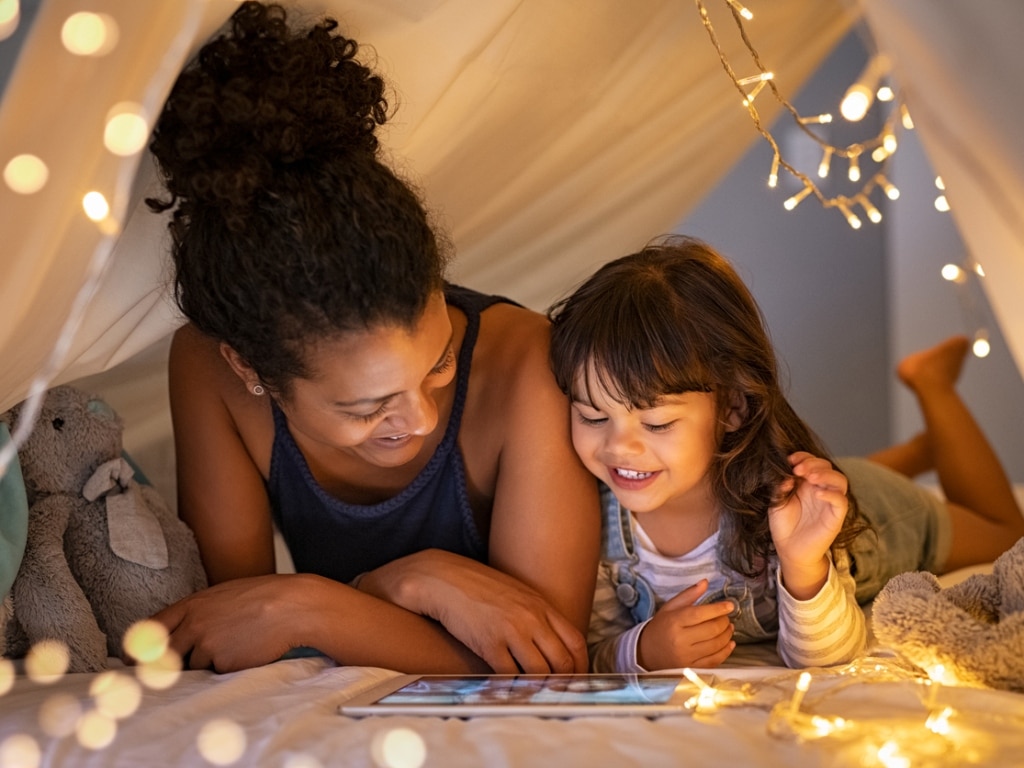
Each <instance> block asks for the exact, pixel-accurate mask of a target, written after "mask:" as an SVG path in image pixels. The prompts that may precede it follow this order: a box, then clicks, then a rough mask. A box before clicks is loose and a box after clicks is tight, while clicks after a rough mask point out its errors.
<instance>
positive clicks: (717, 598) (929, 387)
mask: <svg viewBox="0 0 1024 768" xmlns="http://www.w3.org/2000/svg"><path fill="white" fill-rule="evenodd" d="M551 317H552V321H553V326H552V346H551V355H552V363H553V367H554V371H555V377H556V379H557V380H558V383H559V386H561V387H562V389H563V390H564V391H565V392H567V393H568V394H569V395H570V397H571V400H572V410H573V419H572V437H573V444H574V446H575V448H576V452H577V453H578V454H579V456H580V458H581V459H582V460H583V463H584V464H585V465H586V466H587V468H588V469H589V470H590V471H591V472H592V473H593V474H594V475H596V476H597V478H598V479H599V480H600V481H601V483H602V486H603V490H602V500H603V502H604V515H605V520H604V525H605V527H604V536H603V539H604V541H603V545H604V550H603V556H602V563H601V566H600V569H599V574H598V588H597V592H596V597H595V605H594V616H593V618H592V621H591V629H590V637H589V642H590V645H591V653H592V656H591V666H592V669H593V670H594V671H609V670H620V671H644V670H654V669H662V668H674V667H684V666H694V667H714V666H717V665H719V664H721V663H722V662H723V661H725V660H726V659H727V658H728V657H729V655H730V654H731V653H732V652H733V650H734V649H735V647H736V644H737V643H753V642H758V641H762V640H767V639H771V638H777V648H778V652H779V655H780V656H781V658H782V659H783V660H784V662H785V663H786V664H788V665H790V666H823V665H831V664H837V663H842V662H846V661H849V660H850V659H852V658H853V657H854V656H855V655H856V654H857V653H859V652H860V651H861V650H862V649H863V647H864V644H865V639H866V630H865V621H864V615H863V612H862V611H861V609H860V607H859V605H858V599H859V600H860V601H863V600H866V599H869V598H870V597H872V596H873V595H874V594H875V593H876V592H877V591H878V589H880V588H881V586H882V585H883V584H884V583H885V581H886V580H887V579H888V578H889V577H890V576H892V575H894V574H896V573H899V572H901V571H907V570H916V569H919V568H927V569H931V570H936V571H941V570H942V569H943V568H947V567H959V566H960V565H963V564H966V563H967V562H977V561H980V560H986V559H990V558H992V557H994V556H996V555H997V554H998V553H999V552H1001V551H1003V550H1004V549H1006V548H1008V547H1009V546H1010V545H1011V544H1012V543H1013V542H1014V541H1015V540H1016V539H1017V538H1018V537H1019V536H1020V535H1022V533H1024V519H1022V517H1021V514H1020V511H1019V509H1017V507H1016V504H1015V503H1014V502H1013V500H1012V492H1011V491H1010V489H1009V484H1008V483H1005V476H1004V483H1005V489H1004V490H1005V493H1003V492H1001V491H1000V490H999V489H998V488H997V489H996V491H994V492H993V493H994V495H995V496H999V497H1000V498H1003V496H1005V494H1009V499H1010V501H1009V504H1005V503H1002V504H1000V505H998V508H997V509H991V510H990V509H985V512H978V513H975V512H972V511H970V510H968V509H966V508H964V507H960V506H955V505H950V506H949V507H947V506H946V505H945V504H944V503H942V502H941V501H939V500H938V499H937V498H936V497H934V496H932V495H931V494H930V493H928V492H927V491H925V490H923V489H920V488H918V487H917V486H916V485H914V484H913V483H912V482H911V481H910V480H909V479H907V478H906V477H904V476H903V475H901V474H898V473H897V472H894V471H892V470H891V469H887V468H886V467H885V466H883V465H882V464H880V463H877V462H869V461H865V460H851V461H850V463H849V466H850V468H849V470H847V468H846V465H840V466H839V468H837V467H836V466H835V465H833V463H832V462H831V461H830V460H829V458H828V457H827V455H826V452H825V450H824V448H823V447H822V446H821V444H820V443H819V441H818V440H817V439H816V438H815V436H814V435H813V434H812V433H811V431H810V430H809V429H808V427H807V426H806V425H805V424H804V423H803V422H802V421H801V420H800V418H799V417H798V416H797V415H796V413H795V412H794V411H793V409H792V408H791V407H790V405H789V403H788V402H787V401H786V399H785V397H784V396H783V394H782V392H781V389H780V386H779V382H778V375H777V365H776V360H775V355H774V353H773V351H772V346H771V343H770V340H769V337H768V334H767V331H766V329H765V326H764V322H763V318H762V316H761V314H760V310H759V309H758V307H757V305H756V303H755V302H754V299H753V297H752V296H751V294H750V292H749V291H748V289H747V288H746V286H744V284H743V283H742V281H741V280H740V278H739V277H738V276H737V274H736V273H735V271H734V270H733V269H732V267H731V266H730V265H729V263H728V262H727V261H726V260H725V259H723V258H722V257H721V256H719V255H718V254H717V253H715V252H714V251H713V250H712V249H711V248H709V247H708V246H707V245H705V244H704V243H701V242H699V241H697V240H693V239H689V238H685V237H673V238H667V239H665V240H663V241H661V242H657V243H655V244H652V245H650V246H648V247H647V248H645V249H644V250H643V251H641V252H640V253H637V254H634V255H631V256H626V257H624V258H621V259H618V260H617V261H613V262H611V263H610V264H607V265H606V266H604V267H602V268H601V269H599V270H598V271H597V273H596V274H594V275H593V276H592V277H591V278H590V279H589V280H587V281H586V282H585V283H584V284H583V285H582V286H581V287H580V288H579V289H578V290H576V292H575V293H574V294H573V295H572V296H570V297H569V298H568V299H566V300H564V301H562V302H561V303H559V304H558V305H556V306H555V308H553V310H552V312H551ZM948 356H949V355H948V354H947V353H946V351H945V350H942V351H941V352H938V353H933V355H932V357H931V358H930V359H929V360H928V361H924V360H922V359H919V360H918V364H917V365H916V368H917V369H918V370H917V372H916V373H915V374H914V375H913V376H910V377H909V378H910V379H912V380H914V381H915V382H916V383H917V384H918V385H923V386H922V387H921V388H922V389H923V390H926V391H927V392H929V393H933V394H928V395H926V397H928V398H932V397H933V396H934V397H939V398H940V399H945V398H946V391H947V390H949V389H952V386H951V384H950V385H949V386H947V387H943V386H941V385H940V384H939V382H940V381H941V380H942V379H943V375H941V374H938V373H935V370H934V369H936V368H942V369H947V370H948V369H949V368H950V366H949V364H948V362H942V363H939V362H936V359H937V358H939V357H941V358H943V359H945V358H946V357H948ZM961 358H962V354H961ZM956 370H959V368H958V366H956ZM925 371H931V373H927V372H925ZM945 378H946V379H948V374H946V375H945ZM905 380H906V378H905ZM954 380H955V375H954ZM925 381H928V382H930V383H928V384H924V382H925ZM908 383H909V382H908ZM915 391H917V390H916V389H915ZM939 392H942V394H941V395H939V394H938V393H939ZM928 411H929V409H928V408H926V409H925V413H926V416H927V414H928ZM968 417H969V415H968ZM940 418H942V417H940ZM979 434H980V432H979ZM927 443H928V441H927V439H924V438H922V439H919V440H917V441H911V443H910V444H908V445H907V446H903V447H902V448H901V449H900V450H897V451H895V453H894V454H893V455H891V456H889V457H878V458H879V459H881V460H886V461H890V463H892V464H893V465H895V464H897V463H898V462H897V461H896V459H897V458H900V457H902V459H903V460H904V462H905V463H913V462H912V461H911V458H913V459H914V460H915V461H916V463H917V464H918V465H923V464H925V463H927V461H928V453H929V450H930V448H929V447H928V445H927ZM897 454H898V456H897ZM992 460H993V461H994V456H993V457H992ZM995 463H996V466H997V467H998V462H995ZM917 468H922V467H917ZM840 470H843V471H840ZM844 472H845V473H846V474H844ZM847 477H849V478H850V480H849V484H848V481H847ZM851 489H852V490H853V491H855V492H856V496H854V494H853V493H851V492H850V490H851ZM855 498H856V499H857V501H855ZM1003 501H1005V498H1003ZM858 502H859V503H858ZM983 509H984V508H983ZM968 526H971V528H972V530H973V531H976V532H978V533H980V536H976V537H975V539H974V541H969V540H970V539H971V538H972V537H970V536H966V537H965V536H963V535H962V534H963V533H964V532H965V529H966V528H967V527H968Z"/></svg>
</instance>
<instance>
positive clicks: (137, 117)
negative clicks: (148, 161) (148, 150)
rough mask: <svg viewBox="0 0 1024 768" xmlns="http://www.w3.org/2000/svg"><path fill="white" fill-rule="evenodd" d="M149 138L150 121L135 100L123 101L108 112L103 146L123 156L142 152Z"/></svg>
mask: <svg viewBox="0 0 1024 768" xmlns="http://www.w3.org/2000/svg"><path fill="white" fill-rule="evenodd" d="M148 139H149V123H147V122H146V117H145V114H144V111H143V109H142V107H141V106H140V105H138V104H135V103H133V102H129V101H126V102H121V103H120V104H117V105H115V106H114V107H113V108H112V109H111V110H110V112H108V113H107V124H106V126H105V128H104V130H103V146H105V147H106V148H107V149H108V150H110V151H111V152H113V153H114V154H115V155H119V156H121V157H129V156H131V155H134V154H135V153H137V152H141V151H142V149H143V147H145V146H146V141H147V140H148Z"/></svg>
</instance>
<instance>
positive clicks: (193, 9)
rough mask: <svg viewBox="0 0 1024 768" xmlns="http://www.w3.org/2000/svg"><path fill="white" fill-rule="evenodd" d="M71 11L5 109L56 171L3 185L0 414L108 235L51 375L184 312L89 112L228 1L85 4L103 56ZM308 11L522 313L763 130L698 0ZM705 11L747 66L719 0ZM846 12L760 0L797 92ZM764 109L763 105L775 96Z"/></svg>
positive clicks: (102, 109)
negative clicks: (99, 27) (375, 74)
mask: <svg viewBox="0 0 1024 768" xmlns="http://www.w3.org/2000/svg"><path fill="white" fill-rule="evenodd" d="M80 5H81V4H80V3H77V2H75V1H74V0H45V2H44V3H43V6H42V8H41V10H40V12H39V16H38V18H37V20H36V22H35V24H34V26H33V29H32V30H31V36H30V39H29V40H28V42H27V43H26V45H25V47H24V49H23V51H22V55H21V57H20V59H19V62H18V66H17V68H16V70H15V72H14V73H13V76H12V79H11V82H10V83H9V86H8V89H7V91H6V93H5V95H4V100H3V104H2V105H0V148H2V153H3V155H4V157H2V158H0V166H2V165H4V164H6V162H7V160H8V159H9V158H10V157H11V156H14V155H15V154H19V153H22V152H30V153H32V154H35V155H37V156H39V157H40V158H42V159H43V160H44V162H46V163H47V165H48V166H49V168H50V178H49V182H48V183H47V185H46V186H45V187H44V188H43V189H42V190H41V191H39V192H37V193H35V194H33V195H28V196H23V195H16V194H14V193H13V192H12V191H11V190H10V189H8V188H7V187H6V185H2V184H0V232H2V233H3V245H2V248H3V252H4V258H3V259H2V260H0V410H3V409H5V408H7V407H9V406H10V405H12V404H14V403H15V402H17V401H19V400H20V399H22V398H23V397H24V396H25V395H26V393H27V392H28V391H29V386H30V383H31V382H32V380H33V378H34V377H35V376H36V375H37V374H38V373H39V372H40V371H41V370H43V369H44V367H45V363H46V361H47V359H48V356H49V355H50V350H51V349H52V348H53V346H54V343H55V341H56V340H57V339H58V336H59V334H60V328H61V326H62V324H63V323H64V322H65V320H66V318H67V316H68V313H69V311H70V310H71V307H72V302H73V300H74V297H75V296H76V293H77V292H78V291H79V289H80V287H81V286H82V284H83V281H85V279H86V278H87V276H88V275H89V274H90V269H91V266H90V265H92V266H93V267H95V265H96V263H97V262H101V261H102V257H103V256H104V255H105V254H106V253H107V252H108V251H110V250H111V249H113V256H112V259H111V261H110V263H109V266H108V268H107V270H106V272H105V273H104V275H103V277H102V281H101V283H100V285H99V286H98V292H97V293H96V296H95V298H93V300H92V301H91V303H90V304H89V305H88V308H87V309H86V311H85V314H84V317H83V320H82V323H81V325H80V327H79V329H78V332H77V333H76V335H75V336H74V339H73V342H72V343H71V345H70V349H69V351H68V354H67V355H66V358H64V359H63V360H61V361H59V362H58V363H57V364H56V366H55V368H54V370H53V374H54V377H55V378H54V380H55V381H68V380H72V379H76V378H78V377H81V376H84V375H87V374H93V373H96V372H99V371H102V370H105V369H108V368H111V367H112V366H114V365H116V364H118V363H120V362H122V361H124V360H126V359H128V358H129V357H131V356H132V355H134V354H135V353H137V352H139V351H140V350H144V349H146V348H147V347H149V346H150V345H151V344H153V343H154V342H156V341H158V340H160V339H162V338H163V337H165V336H166V335H167V334H168V333H169V331H170V330H172V329H173V327H174V326H175V324H176V323H177V319H176V317H175V313H174V312H173V310H172V309H171V305H170V303H169V302H168V301H167V300H166V291H165V290H164V289H165V287H166V282H167V281H166V266H165V263H164V254H165V251H166V247H167V242H166V237H165V228H164V224H165V222H164V220H162V219H161V218H160V217H158V216H155V215H153V214H150V213H148V211H147V210H146V209H145V208H144V206H143V205H142V204H141V198H142V195H143V193H144V192H145V191H147V190H146V184H147V181H151V180H152V173H151V171H152V168H151V164H152V162H151V160H150V159H149V158H146V157H143V158H142V159H141V164H140V158H139V157H138V156H136V157H132V158H128V159H119V158H117V157H115V156H114V155H111V154H110V153H109V152H107V151H106V150H105V149H104V148H103V146H102V142H101V136H102V130H103V123H104V119H105V115H106V114H107V111H108V110H109V109H110V107H111V106H112V105H113V104H114V103H116V102H120V101H125V100H130V101H137V102H139V103H141V104H143V106H145V107H147V108H148V109H149V110H150V111H151V112H155V111H156V110H157V109H158V108H159V104H160V103H161V101H162V99H163V98H164V97H165V96H166V93H167V91H168V90H169V88H170V86H171V84H172V82H173V80H174V77H175V75H176V72H177V71H178V68H179V67H180V65H181V63H182V62H183V61H184V60H185V59H186V57H187V54H188V53H189V51H190V50H194V49H195V48H196V47H198V45H199V44H200V43H201V42H202V41H203V40H205V39H206V37H207V36H208V35H209V34H211V32H212V31H213V30H215V29H216V28H217V26H218V25H219V24H220V22H221V21H223V20H224V19H225V18H226V17H227V16H228V15H229V14H230V12H231V10H232V9H233V8H234V7H235V5H236V3H235V2H234V0H208V2H207V1H205V0H176V2H174V3H156V4H154V3H139V2H134V0H96V1H95V2H93V3H91V4H90V10H93V11H98V12H105V13H108V14H109V15H110V16H112V17H113V18H114V19H115V20H116V21H117V23H118V25H119V27H120V36H119V41H120V42H119V44H118V46H117V47H116V48H115V49H114V50H113V51H112V52H111V53H109V54H108V55H106V56H104V57H100V58H83V57H76V56H72V55H71V54H69V53H68V52H66V51H65V50H64V49H63V48H62V47H61V44H60V34H59V30H60V27H61V24H62V23H63V21H64V19H65V18H66V17H67V16H68V15H69V14H70V13H72V12H74V11H77V10H80V9H81V8H80ZM303 7H304V8H307V9H309V10H310V11H311V12H314V13H316V12H319V11H323V10H327V11H329V12H330V13H331V14H332V15H335V16H336V17H337V18H338V19H339V21H341V23H342V26H343V28H344V29H345V30H346V31H348V32H349V33H350V34H352V35H353V36H354V37H356V38H357V39H358V40H361V41H366V42H367V43H370V44H372V46H373V48H374V49H375V51H376V55H377V65H378V68H379V69H380V70H381V71H382V72H383V73H384V74H385V75H386V76H387V77H388V79H389V80H390V82H391V84H392V86H393V88H394V89H395V91H396V94H395V95H396V97H397V98H396V99H395V102H396V103H397V106H398V110H397V112H396V116H395V118H394V120H393V121H392V124H391V126H390V128H387V129H386V130H385V132H384V138H385V142H386V144H387V146H388V148H389V152H390V154H391V155H392V157H393V161H394V164H395V165H396V166H397V167H398V168H399V169H400V170H401V171H402V172H403V173H404V174H405V175H406V176H407V177H408V178H410V180H412V181H413V182H414V183H415V184H417V185H418V186H419V188H420V189H421V190H422V192H423V195H424V197H425V199H426V200H427V201H428V203H429V205H430V206H431V208H432V209H433V210H434V211H435V213H436V215H437V218H438V220H439V221H440V222H441V223H442V224H443V226H444V227H445V229H447V231H448V232H449V233H450V234H451V237H452V239H453V241H454V243H455V245H456V248H457V252H458V255H457V260H456V265H455V268H454V274H453V276H454V277H455V278H456V279H458V280H459V281H461V282H464V283H466V284H469V285H472V286H473V287H476V288H479V289H482V290H487V291H494V292H501V293H504V294H506V295H509V296H512V297H514V298H517V299H519V300H520V301H522V302H524V303H525V304H527V305H530V306H533V307H535V308H544V307H545V306H546V305H547V304H548V303H550V301H551V300H552V299H554V298H555V297H557V296H558V295H560V294H561V293H562V292H563V291H565V290H566V289H568V288H569V287H571V285H572V284H573V283H574V282H576V281H577V280H578V279H580V278H582V277H583V276H585V275H586V274H587V273H588V272H590V271H591V270H592V268H593V267H594V265H596V264H598V263H601V262H603V261H605V260H607V259H609V258H611V257H613V256H615V255H619V254H620V253H621V252H626V251H627V250H629V249H635V248H636V247H637V246H639V245H640V244H642V242H643V241H645V240H646V239H647V238H649V237H650V236H651V235H654V234H658V233H661V232H664V231H669V230H670V229H671V228H672V227H673V226H674V225H675V224H676V223H677V222H678V221H679V220H680V219H681V218H682V217H683V215H684V214H685V213H686V212H687V211H688V209H689V208H690V207H691V206H692V205H693V204H694V203H695V202H696V201H697V200H699V199H700V197H701V195H702V194H703V192H704V191H705V190H707V189H709V188H710V187H711V185H712V184H714V182H715V181H716V180H717V179H718V178H719V177H720V176H721V175H722V174H724V173H725V172H726V171H727V170H728V169H729V168H730V167H731V165H732V164H733V162H734V161H735V160H736V159H737V158H738V157H739V156H740V155H741V153H742V152H743V151H744V150H745V149H746V147H747V146H748V145H749V143H750V142H751V141H753V140H754V139H756V138H757V134H756V132H755V131H754V129H753V127H752V125H751V124H750V120H749V118H748V117H747V114H746V112H745V111H744V110H743V109H741V108H740V107H739V104H738V98H739V97H738V94H737V92H736V90H735V88H734V86H733V85H732V83H731V82H730V81H729V80H728V78H727V77H726V75H725V73H724V72H723V70H722V68H721V65H720V63H719V61H718V57H717V54H716V53H715V50H714V48H713V47H712V46H711V45H710V42H709V40H708V38H707V35H706V32H705V30H704V28H703V26H702V25H701V23H700V19H699V16H698V14H697V10H696V6H695V5H694V3H693V2H691V1H690V0H637V2H630V3H622V2H618V0H586V2H583V1H582V0H580V1H578V2H564V3H552V2H548V1H547V0H488V2H485V3H481V2H477V0H433V1H432V2H428V1H427V0H388V1H387V2H382V0H326V1H325V0H308V1H307V2H305V3H304V4H303ZM709 7H710V9H711V11H712V13H713V15H714V17H715V18H717V19H719V24H717V25H716V27H720V32H721V33H722V37H723V42H724V43H725V45H726V46H727V50H728V52H729V55H730V56H731V57H733V58H734V59H735V61H736V62H740V63H739V64H738V65H737V66H740V67H742V62H743V61H747V62H749V58H747V59H743V58H741V56H743V55H745V51H744V49H743V48H742V47H741V44H740V43H739V40H738V37H737V36H736V35H735V34H731V35H730V34H728V33H729V31H730V29H733V24H732V20H731V16H730V14H729V12H728V7H727V5H726V3H725V2H717V0H710V3H709ZM850 23H851V16H850V13H849V11H848V10H847V9H846V8H845V6H844V5H843V4H842V3H840V2H838V0H827V1H826V0H813V2H811V1H809V0H773V1H772V2H771V3H764V4H763V7H761V8H759V9H758V15H757V19H756V21H755V22H753V24H754V26H753V27H752V29H753V30H755V31H756V38H757V44H758V47H759V49H760V51H761V53H762V55H763V57H764V59H765V60H768V61H771V62H772V67H773V69H774V70H775V71H776V77H777V82H778V83H779V84H780V86H782V87H784V88H786V89H787V90H788V91H789V92H790V93H795V92H796V91H797V90H798V89H799V87H800V85H801V84H802V83H803V81H804V80H805V78H806V77H807V76H808V75H809V74H810V73H811V72H812V71H813V70H814V69H815V67H816V65H817V64H818V63H819V61H820V60H821V59H822V58H823V57H824V56H825V54H827V53H828V52H829V51H830V50H831V48H832V47H833V46H834V44H835V43H836V41H837V40H839V39H840V38H841V37H842V36H843V34H844V33H845V32H846V31H847V29H848V28H849V25H850ZM0 44H3V43H0ZM750 69H751V71H756V70H755V68H754V66H753V64H750ZM762 109H763V114H764V116H765V118H766V120H770V119H771V117H772V116H773V114H774V113H775V111H776V108H775V107H774V106H772V105H770V104H769V102H768V101H765V102H764V107H763V108H762ZM137 168H140V169H141V172H140V178H139V179H134V175H135V171H136V169H137ZM133 181H134V186H133ZM90 189H97V190H100V191H102V192H104V194H106V196H107V198H108V199H109V200H110V201H111V204H112V214H111V218H112V220H113V221H114V222H119V223H121V224H122V225H123V234H120V236H118V234H117V233H116V232H115V233H113V234H111V235H104V234H103V232H102V231H101V228H100V227H98V226H97V225H96V224H94V223H93V222H91V221H89V220H88V219H87V218H86V217H85V216H84V215H83V213H82V207H81V204H80V201H81V198H82V195H83V194H84V192H86V191H88V190H90ZM148 191H149V192H152V191H153V189H149V190H148ZM154 386H156V385H154ZM135 389H136V396H137V397H139V398H140V399H141V400H143V401H146V400H150V401H154V402H158V399H157V400H153V398H146V397H145V396H144V395H143V393H142V392H140V391H139V390H138V388H137V387H136V388H135ZM154 391H156V392H157V393H158V392H159V390H154Z"/></svg>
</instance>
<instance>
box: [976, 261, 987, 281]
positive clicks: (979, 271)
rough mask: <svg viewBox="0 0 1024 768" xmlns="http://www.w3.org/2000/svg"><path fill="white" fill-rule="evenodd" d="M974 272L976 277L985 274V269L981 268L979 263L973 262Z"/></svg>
mask: <svg viewBox="0 0 1024 768" xmlns="http://www.w3.org/2000/svg"><path fill="white" fill-rule="evenodd" d="M974 272H975V274H976V275H977V276H978V277H984V276H985V270H984V269H983V268H982V266H981V264H979V263H977V262H975V263H974Z"/></svg>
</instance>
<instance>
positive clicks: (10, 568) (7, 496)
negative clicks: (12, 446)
mask: <svg viewBox="0 0 1024 768" xmlns="http://www.w3.org/2000/svg"><path fill="white" fill-rule="evenodd" d="M10 442H11V433H10V430H8V428H7V425H6V424H4V423H2V422H0V448H3V447H4V446H5V445H7V444H8V443H10ZM27 536H28V497H27V496H26V495H25V483H24V481H23V480H22V477H21V464H19V463H18V457H17V455H15V456H14V458H13V459H12V460H11V463H10V465H8V467H7V471H6V472H5V473H4V475H3V476H2V477H0V599H2V598H3V597H5V596H6V595H7V593H8V592H10V591H11V585H12V584H13V583H14V577H15V576H17V575H18V568H20V567H21V558H22V557H23V556H24V554H25V540H26V538H27Z"/></svg>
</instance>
